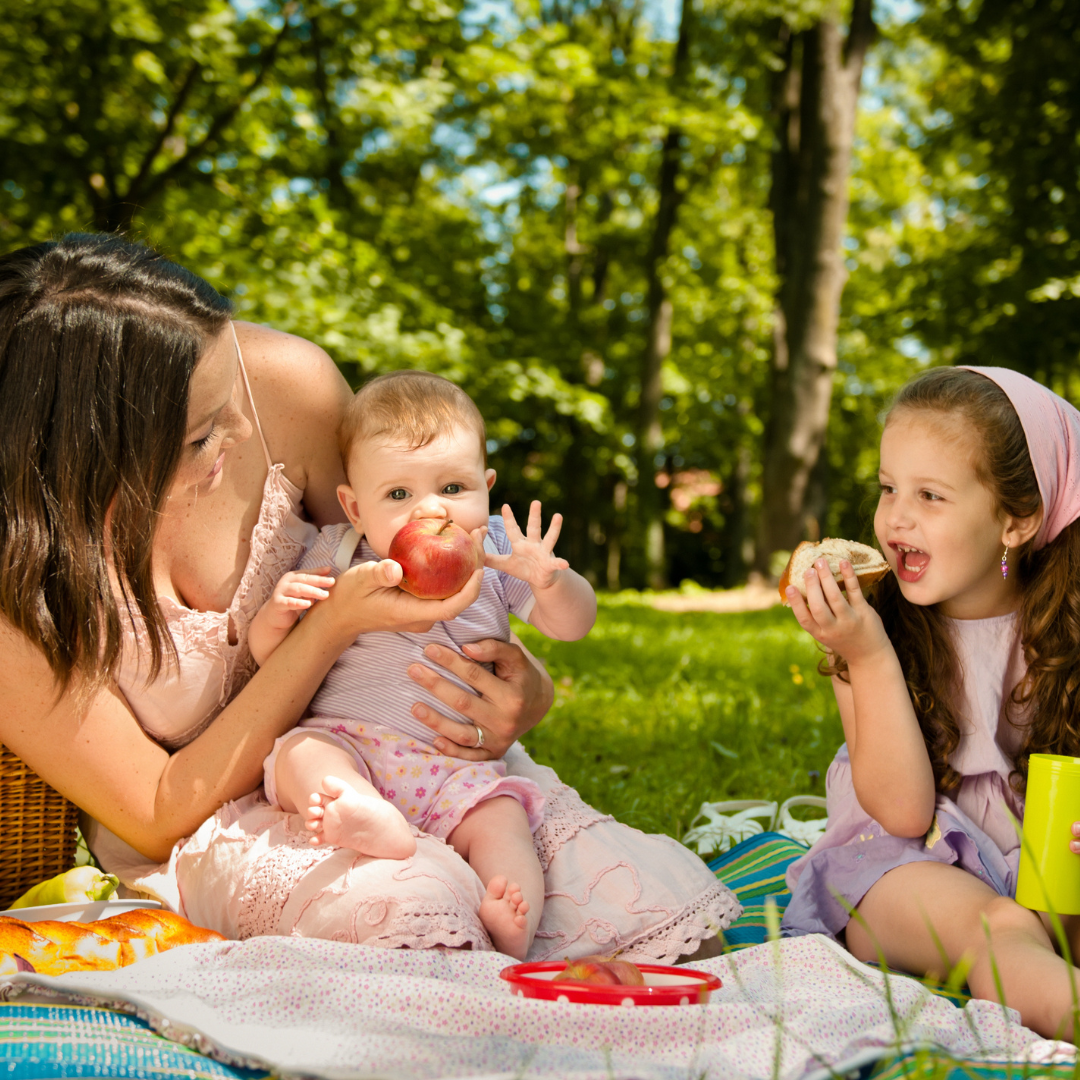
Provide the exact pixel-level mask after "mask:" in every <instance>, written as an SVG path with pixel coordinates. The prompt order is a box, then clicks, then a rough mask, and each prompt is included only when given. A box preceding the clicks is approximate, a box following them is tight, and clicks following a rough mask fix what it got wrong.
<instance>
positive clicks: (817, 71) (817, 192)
mask: <svg viewBox="0 0 1080 1080" xmlns="http://www.w3.org/2000/svg"><path fill="white" fill-rule="evenodd" d="M873 36H874V21H873V0H854V2H853V6H852V13H851V26H850V29H849V31H848V34H847V38H846V40H845V38H844V36H843V33H842V31H841V27H840V19H839V5H838V4H837V5H834V7H833V8H832V10H831V12H830V14H828V15H826V16H825V17H824V18H823V19H822V20H821V21H820V22H818V23H816V24H815V25H814V26H812V27H810V29H808V30H805V31H803V32H802V33H800V34H798V35H794V34H792V33H791V31H790V29H789V28H788V27H786V26H784V27H782V30H781V44H782V47H783V53H784V67H783V69H782V71H780V72H779V73H778V76H777V79H776V83H775V92H774V98H773V102H774V112H775V114H776V118H777V150H776V152H775V153H774V155H773V162H772V195H771V203H772V211H773V222H774V234H775V240H776V267H777V273H778V277H779V280H780V286H779V291H778V295H777V307H776V313H775V328H774V350H773V366H772V382H771V411H770V415H769V421H768V424H767V425H766V429H765V447H764V454H763V476H762V486H763V505H762V511H761V523H760V529H759V534H758V535H759V540H758V545H757V552H756V556H755V567H756V569H758V570H759V571H761V572H766V573H767V572H768V569H769V562H770V559H771V556H772V553H773V552H774V551H790V550H791V549H792V548H794V547H795V546H796V544H798V542H799V541H800V540H801V539H802V537H803V535H804V532H805V530H806V526H807V497H808V492H809V487H810V480H811V474H812V473H813V470H814V467H815V465H816V463H817V461H818V457H819V455H820V453H821V448H822V445H823V442H824V439H825V429H826V426H827V424H828V420H829V404H830V401H831V398H832V382H833V372H834V371H835V370H836V330H837V324H838V322H839V318H840V296H841V293H842V292H843V288H844V283H845V281H846V279H847V272H846V270H845V269H844V263H843V258H842V255H841V243H842V241H843V237H844V227H845V224H846V221H847V211H848V180H849V177H850V173H851V145H852V140H853V139H854V134H855V113H856V106H857V102H858V96H859V85H860V83H861V81H862V69H863V61H864V59H865V56H866V51H867V49H868V48H869V46H870V43H871V41H872V40H873Z"/></svg>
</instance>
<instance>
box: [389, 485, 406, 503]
mask: <svg viewBox="0 0 1080 1080" xmlns="http://www.w3.org/2000/svg"><path fill="white" fill-rule="evenodd" d="M408 497H409V493H408V492H407V491H406V490H405V489H404V488H394V490H393V491H391V492H390V498H391V499H397V500H398V502H400V501H401V500H402V499H407V498H408Z"/></svg>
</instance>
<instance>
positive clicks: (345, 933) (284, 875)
mask: <svg viewBox="0 0 1080 1080" xmlns="http://www.w3.org/2000/svg"><path fill="white" fill-rule="evenodd" d="M298 820H299V819H298V818H295V817H294V816H290V817H289V818H287V819H286V821H285V836H284V839H285V840H286V843H284V844H280V843H278V844H275V845H274V846H273V847H271V848H270V849H268V850H267V852H266V853H265V854H264V855H263V856H262V857H261V858H259V859H258V860H257V861H256V863H255V865H254V866H253V867H252V870H251V873H250V875H249V876H248V878H247V881H246V883H245V886H244V892H243V894H242V895H241V897H240V910H239V913H238V916H237V934H236V936H237V938H238V939H239V940H241V941H243V940H245V939H247V938H250V937H260V936H265V935H288V934H292V935H298V934H300V933H301V931H299V930H298V929H297V926H296V923H297V922H299V920H300V919H301V918H302V917H303V915H304V911H305V910H306V909H307V907H309V906H310V905H311V904H312V903H315V902H316V901H318V900H319V899H320V898H321V897H322V896H323V895H324V894H325V893H326V892H330V893H337V894H340V893H341V892H348V891H349V884H348V875H346V883H345V888H344V890H342V889H341V888H340V887H339V886H337V885H332V886H329V887H328V889H322V890H319V891H318V892H316V893H315V894H314V895H312V896H311V897H309V898H308V900H307V903H305V904H304V905H303V907H302V908H301V909H300V910H299V911H297V912H295V920H294V925H292V926H288V925H283V916H284V913H285V906H286V904H287V903H288V901H289V900H290V898H291V897H292V895H293V893H294V891H295V890H296V889H297V888H298V886H299V885H300V882H301V879H302V878H304V877H305V876H306V875H307V874H308V873H310V872H311V871H312V870H313V869H314V868H315V867H316V866H318V864H319V863H321V862H323V861H324V860H325V859H328V858H331V857H332V856H334V855H335V854H336V853H337V851H338V849H337V848H334V847H319V848H314V847H312V846H311V845H310V844H309V843H308V840H309V839H310V836H311V834H310V833H309V832H307V831H306V830H304V829H297V828H296V826H295V822H297V821H298ZM254 839H255V838H254V837H252V841H253V842H254ZM249 846H250V845H249ZM356 858H357V860H360V861H365V862H366V861H367V859H366V858H365V856H362V855H357V857H356ZM329 939H330V940H332V941H345V942H351V943H353V944H360V943H362V944H364V945H374V946H379V947H382V948H389V949H399V948H408V949H430V948H432V947H433V946H436V945H442V946H446V947H448V948H472V949H476V950H485V951H489V950H490V949H491V947H492V946H491V939H490V938H489V937H488V935H487V932H486V931H485V930H484V927H483V925H482V924H481V922H480V920H479V917H478V916H477V915H476V913H474V912H472V911H470V910H468V908H467V907H466V905H465V904H464V903H458V904H455V905H454V906H453V907H447V906H446V905H445V904H440V903H439V902H437V901H435V900H432V898H431V897H423V896H415V895H414V896H409V895H400V894H397V895H393V894H391V895H372V894H368V895H365V896H364V897H363V899H361V900H358V902H357V903H355V904H354V905H353V907H352V915H351V918H349V920H348V922H347V923H346V925H345V926H343V927H342V928H341V929H338V930H336V931H334V933H332V934H330V935H329Z"/></svg>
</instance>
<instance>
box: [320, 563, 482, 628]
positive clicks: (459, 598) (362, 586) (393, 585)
mask: <svg viewBox="0 0 1080 1080" xmlns="http://www.w3.org/2000/svg"><path fill="white" fill-rule="evenodd" d="M483 580H484V572H483V570H481V569H477V570H475V571H474V572H473V574H472V576H471V577H470V578H469V580H468V582H467V583H466V584H465V587H464V588H463V589H461V591H460V592H457V593H455V594H454V595H453V596H451V597H448V598H447V599H446V600H421V599H419V598H418V597H415V596H410V595H409V594H408V593H406V592H403V591H402V590H401V589H399V588H398V585H399V584H400V582H401V567H400V566H399V565H398V564H397V563H396V562H394V561H393V560H392V559H383V560H382V561H380V562H366V563H358V564H357V565H356V566H352V567H350V568H349V569H348V570H346V571H345V572H344V573H343V574H342V575H341V576H340V577H339V578H338V579H337V582H336V584H335V585H334V587H333V589H331V590H330V595H329V597H328V598H327V599H325V600H320V601H319V603H317V604H316V605H315V606H314V608H313V609H312V611H311V614H310V615H309V616H308V618H317V621H320V622H322V621H325V623H326V626H327V633H328V634H329V635H331V636H333V637H340V638H341V639H342V640H343V641H344V643H346V644H347V643H348V642H351V641H352V640H354V639H355V638H356V637H357V635H359V634H366V633H370V632H371V631H373V630H392V631H398V630H403V631H406V632H408V633H414V634H422V633H426V632H427V631H428V630H430V629H431V628H432V627H433V626H434V625H435V623H437V622H443V621H445V620H448V619H454V618H457V616H458V615H460V614H461V613H462V612H463V611H464V610H465V609H466V608H467V607H468V606H469V605H470V604H473V603H475V602H476V599H477V597H479V595H480V585H481V583H482V582H483Z"/></svg>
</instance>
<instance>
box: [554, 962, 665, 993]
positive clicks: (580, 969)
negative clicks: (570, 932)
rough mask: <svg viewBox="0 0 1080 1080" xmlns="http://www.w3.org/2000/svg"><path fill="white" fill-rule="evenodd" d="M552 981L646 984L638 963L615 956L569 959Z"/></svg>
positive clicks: (623, 984) (593, 983) (626, 984)
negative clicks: (618, 958)
mask: <svg viewBox="0 0 1080 1080" xmlns="http://www.w3.org/2000/svg"><path fill="white" fill-rule="evenodd" d="M552 982H572V983H588V984H590V985H593V986H644V985H645V979H644V978H643V977H642V974H641V971H640V970H639V969H638V966H637V964H633V963H631V962H630V961H629V960H616V959H615V957H614V956H583V957H581V959H580V960H567V961H566V967H565V968H564V969H563V970H562V971H560V972H559V974H558V975H556V976H555V978H554V979H553V980H552Z"/></svg>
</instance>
